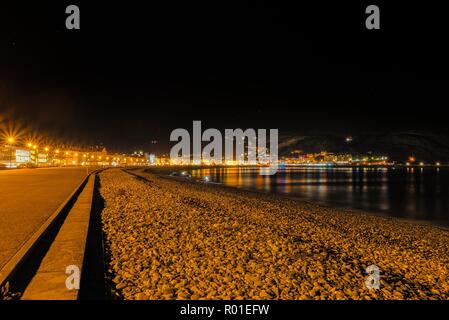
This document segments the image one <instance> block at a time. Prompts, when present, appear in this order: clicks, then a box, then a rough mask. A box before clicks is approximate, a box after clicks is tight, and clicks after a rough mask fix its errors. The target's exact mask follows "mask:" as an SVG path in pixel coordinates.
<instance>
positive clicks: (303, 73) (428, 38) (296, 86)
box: [0, 1, 449, 151]
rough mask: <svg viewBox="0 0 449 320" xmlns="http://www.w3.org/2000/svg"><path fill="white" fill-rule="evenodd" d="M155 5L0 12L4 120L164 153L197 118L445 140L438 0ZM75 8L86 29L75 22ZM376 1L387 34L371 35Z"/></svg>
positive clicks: (60, 4) (88, 4)
mask: <svg viewBox="0 0 449 320" xmlns="http://www.w3.org/2000/svg"><path fill="white" fill-rule="evenodd" d="M92 2H95V4H93V3H92ZM152 2H156V1H145V3H147V4H145V5H144V1H123V2H109V1H70V2H69V1H53V2H49V1H38V2H37V1H34V2H33V3H32V4H31V3H30V4H25V2H20V3H18V4H15V5H11V4H10V5H9V6H7V5H6V4H1V5H0V41H1V42H0V120H1V121H3V124H5V123H7V122H14V123H16V124H20V125H22V126H24V127H26V128H31V129H33V130H36V131H38V132H40V133H42V134H45V135H47V136H49V137H55V138H56V137H57V138H60V139H66V140H70V141H73V142H74V143H80V144H104V145H105V146H107V147H108V148H109V149H111V150H123V151H129V150H132V149H134V148H137V147H139V148H149V147H150V146H151V147H152V148H154V147H155V146H152V145H151V141H152V140H158V141H159V145H158V146H157V148H160V149H161V150H163V149H164V148H165V149H166V146H168V145H169V133H170V131H171V130H172V129H174V128H177V127H184V128H191V125H192V120H202V121H203V128H206V127H215V128H218V129H224V128H238V127H241V128H279V130H280V133H281V134H282V133H285V132H297V133H300V134H304V133H309V132H316V131H329V132H336V133H337V132H341V133H345V134H358V133H362V132H367V131H372V132H390V131H398V130H411V129H414V130H425V131H429V130H432V131H438V132H442V133H445V134H447V133H449V130H448V129H447V127H448V126H447V117H446V116H445V109H446V108H447V106H448V103H447V102H448V98H447V92H448V89H447V88H448V86H447V83H448V81H447V78H448V62H447V57H448V50H447V48H446V47H447V39H448V36H447V35H448V32H447V26H446V25H445V21H447V18H446V17H445V16H444V14H445V12H444V10H442V8H438V7H437V6H436V5H432V6H431V5H429V4H428V5H427V6H416V5H415V6H412V5H411V4H409V3H408V2H405V1H404V2H399V3H396V6H394V7H393V6H392V4H384V3H383V2H377V3H376V2H373V3H367V2H365V3H363V2H358V3H353V4H347V3H346V2H347V1H332V2H331V1H329V4H326V2H321V1H320V2H319V3H317V4H316V5H310V4H309V5H305V4H301V5H298V4H297V5H296V6H292V5H290V4H284V5H282V4H281V3H280V2H277V1H276V3H274V2H273V3H268V2H260V1H259V2H253V3H247V2H242V1H239V2H228V1H221V2H216V4H214V5H212V4H210V3H208V2H197V1H195V2H193V3H192V1H185V2H184V4H182V5H181V4H179V3H175V2H166V1H164V3H166V4H160V3H159V4H148V3H152ZM158 2H161V1H158ZM335 2H338V3H335ZM395 2H396V1H395ZM332 3H333V4H332ZM68 4H77V5H79V7H80V10H81V30H67V29H66V28H65V19H66V16H67V15H66V14H65V7H66V6H67V5H68ZM368 4H378V5H379V7H380V10H381V30H375V31H368V30H366V29H365V17H366V14H365V13H364V11H365V7H366V5H368Z"/></svg>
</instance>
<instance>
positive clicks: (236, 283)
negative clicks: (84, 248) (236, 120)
mask: <svg viewBox="0 0 449 320" xmlns="http://www.w3.org/2000/svg"><path fill="white" fill-rule="evenodd" d="M140 174H142V175H144V176H145V177H146V178H147V180H142V179H138V178H136V177H134V176H132V175H129V174H127V173H125V172H123V171H121V170H119V169H116V170H107V171H105V172H103V173H102V174H101V175H100V179H101V189H100V193H101V195H102V196H103V197H104V199H105V208H104V210H103V212H102V218H103V231H104V233H105V237H106V244H107V251H108V256H109V258H110V261H109V262H108V263H109V274H110V277H111V286H112V287H113V293H114V295H115V296H116V297H117V298H123V299H448V298H449V264H448V263H449V232H447V231H445V230H442V229H439V228H435V227H432V226H425V225H418V224H413V223H408V222H405V221H398V220H394V219H391V218H383V217H376V216H372V215H369V214H361V213H360V212H354V211H351V210H347V209H341V208H330V207H324V206H320V205H315V204H311V203H305V202H300V201H294V200H290V199H286V198H283V197H277V196H275V195H266V194H256V193H252V192H245V191H242V190H234V189H230V188H224V187H221V186H217V185H208V184H203V183H194V182H188V181H180V180H179V179H170V178H163V177H159V176H157V175H155V174H144V173H142V172H141V173H140ZM373 264H374V265H376V266H377V267H378V268H379V270H380V289H369V288H367V286H366V284H365V281H366V279H367V277H368V275H367V273H366V268H367V267H368V266H370V265H373Z"/></svg>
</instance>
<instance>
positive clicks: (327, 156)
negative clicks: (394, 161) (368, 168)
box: [280, 151, 390, 165]
mask: <svg viewBox="0 0 449 320" xmlns="http://www.w3.org/2000/svg"><path fill="white" fill-rule="evenodd" d="M280 162H281V163H283V164H286V165H388V164H390V162H389V160H388V157H386V156H383V155H374V154H371V153H369V154H365V155H353V154H350V153H334V152H326V151H322V152H318V153H302V152H301V151H293V152H291V154H290V155H289V156H284V157H281V158H280Z"/></svg>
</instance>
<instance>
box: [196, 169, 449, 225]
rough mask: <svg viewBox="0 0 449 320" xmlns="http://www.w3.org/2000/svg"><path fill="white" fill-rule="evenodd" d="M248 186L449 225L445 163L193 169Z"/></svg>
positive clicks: (199, 174)
mask: <svg viewBox="0 0 449 320" xmlns="http://www.w3.org/2000/svg"><path fill="white" fill-rule="evenodd" d="M192 176H193V177H203V176H210V177H211V180H212V181H215V182H220V183H223V184H225V185H229V186H233V187H239V188H244V189H250V190H257V191H264V192H271V193H282V194H287V195H290V196H293V197H298V198H302V199H305V200H309V201H313V202H318V203H322V204H328V205H333V206H343V207H350V208H357V209H365V210H368V211H372V212H376V213H382V214H386V215H389V216H394V217H400V218H407V219H413V220H427V221H431V222H436V223H439V224H444V225H449V169H447V168H408V169H407V168H403V169H397V168H396V169H385V168H298V167H295V168H286V169H283V170H281V171H279V172H278V173H277V174H276V175H274V176H263V175H260V174H259V169H257V168H214V169H200V170H194V171H193V172H192Z"/></svg>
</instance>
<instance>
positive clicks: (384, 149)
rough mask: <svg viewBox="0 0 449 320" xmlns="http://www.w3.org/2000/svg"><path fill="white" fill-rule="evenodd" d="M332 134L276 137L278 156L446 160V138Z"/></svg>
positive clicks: (407, 134) (448, 153)
mask: <svg viewBox="0 0 449 320" xmlns="http://www.w3.org/2000/svg"><path fill="white" fill-rule="evenodd" d="M347 138H348V136H343V135H333V134H325V133H323V134H320V133H316V134H310V135H295V134H288V135H284V136H281V137H280V138H279V154H280V155H281V156H289V155H291V154H292V152H294V151H301V152H302V153H318V152H321V151H327V152H334V153H351V154H353V155H365V154H373V155H382V156H388V157H389V158H390V159H391V160H394V161H406V160H407V159H408V157H410V156H413V157H415V158H416V160H417V161H449V137H448V136H446V135H441V134H434V133H423V132H418V131H403V132H393V133H388V134H365V135H358V136H352V137H351V139H349V140H350V141H348V140H347Z"/></svg>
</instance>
